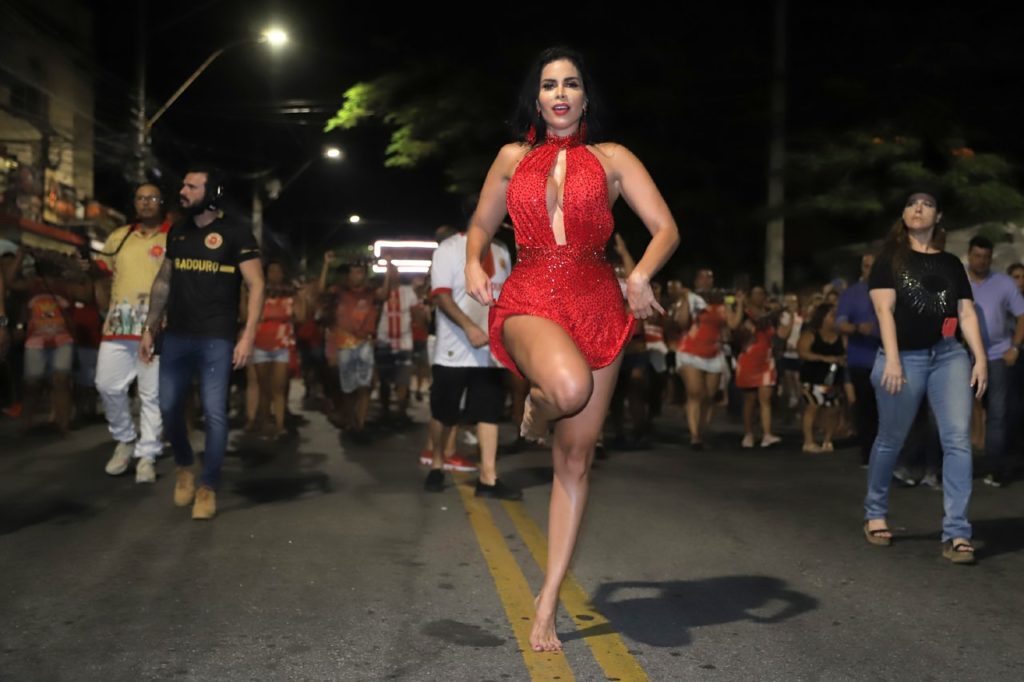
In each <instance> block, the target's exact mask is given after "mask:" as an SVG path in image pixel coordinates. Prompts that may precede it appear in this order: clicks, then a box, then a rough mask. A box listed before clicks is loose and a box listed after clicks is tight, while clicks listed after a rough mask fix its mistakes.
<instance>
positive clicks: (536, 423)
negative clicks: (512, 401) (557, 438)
mask: <svg viewBox="0 0 1024 682" xmlns="http://www.w3.org/2000/svg"><path fill="white" fill-rule="evenodd" d="M535 412H536V409H535V408H534V406H533V398H532V397H531V396H529V395H527V396H526V402H525V403H524V404H523V423H522V424H521V425H520V426H519V435H520V436H522V437H523V438H525V439H526V440H528V441H530V442H532V443H540V444H541V445H543V444H544V443H545V442H547V438H548V426H549V425H548V424H546V423H542V422H541V421H540V420H536V419H534V418H533V417H534V414H535Z"/></svg>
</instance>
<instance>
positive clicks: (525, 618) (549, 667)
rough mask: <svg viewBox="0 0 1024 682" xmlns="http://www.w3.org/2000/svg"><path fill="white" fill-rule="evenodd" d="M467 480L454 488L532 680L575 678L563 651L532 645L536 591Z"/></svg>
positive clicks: (457, 483)
mask: <svg viewBox="0 0 1024 682" xmlns="http://www.w3.org/2000/svg"><path fill="white" fill-rule="evenodd" d="M464 479H465V477H457V478H456V484H455V487H456V488H457V489H458V491H459V495H460V496H461V497H462V504H463V505H464V506H465V507H466V513H467V515H468V516H469V523H470V525H471V526H472V527H473V531H474V532H475V533H476V539H477V543H478V544H479V545H480V551H481V552H483V555H484V560H485V561H486V562H487V568H489V569H490V571H491V577H492V578H493V579H494V585H495V587H496V588H497V589H498V596H499V597H501V603H502V605H503V606H504V607H505V615H506V616H507V617H508V622H509V623H511V625H512V631H513V632H514V633H515V636H516V642H517V643H518V644H519V648H520V649H521V650H522V652H523V661H524V662H525V663H526V669H527V671H528V672H529V673H530V679H531V680H560V681H561V680H567V681H568V680H575V679H576V678H575V677H574V676H573V673H572V669H571V668H570V667H569V663H568V662H567V661H566V660H565V656H564V655H563V654H560V653H559V654H551V653H547V654H545V653H537V652H535V651H533V650H532V649H531V648H530V626H531V625H532V624H533V594H532V593H531V592H530V586H529V585H528V584H527V583H526V577H525V576H524V575H523V571H522V569H520V568H519V564H518V563H517V562H516V558H515V557H514V556H512V552H511V551H510V550H509V548H508V545H507V544H506V543H505V538H503V537H502V535H501V531H500V530H498V527H497V526H496V525H495V523H494V518H493V517H492V516H491V512H490V510H488V509H487V505H486V504H485V503H484V501H483V500H480V499H478V498H477V497H475V496H474V494H473V492H474V491H473V489H472V488H471V487H469V486H467V485H464ZM627 679H628V678H627ZM642 679H647V678H646V677H644V678H642Z"/></svg>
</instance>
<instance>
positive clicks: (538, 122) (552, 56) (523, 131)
mask: <svg viewBox="0 0 1024 682" xmlns="http://www.w3.org/2000/svg"><path fill="white" fill-rule="evenodd" d="M560 59H567V60H569V61H570V62H572V63H573V65H574V66H575V67H576V70H577V71H579V73H580V79H581V80H582V81H583V92H584V93H585V94H586V97H587V108H586V110H585V113H584V114H583V118H581V119H580V123H581V124H582V123H583V122H584V121H585V122H586V124H587V125H586V134H585V135H584V139H583V143H584V144H593V143H594V142H600V141H602V140H603V139H604V138H603V134H604V131H603V127H602V121H601V115H602V112H603V110H604V109H603V103H602V101H601V98H600V96H599V94H598V89H597V88H596V87H595V85H594V79H593V78H592V77H591V75H590V71H589V70H588V69H587V66H586V64H585V63H584V61H583V56H582V55H581V54H580V53H579V52H577V51H575V50H572V49H570V48H568V47H549V48H547V49H546V50H544V51H543V52H541V53H540V54H539V55H538V56H537V59H536V60H535V61H534V63H533V66H532V67H530V71H529V73H528V74H527V75H526V79H525V80H523V85H522V87H521V88H520V90H519V101H518V103H517V104H516V111H515V114H513V116H512V133H513V135H514V136H515V137H516V139H517V140H519V141H520V142H527V141H528V138H529V134H530V129H531V128H533V130H534V131H535V132H536V143H539V144H543V142H544V139H545V138H546V137H547V130H548V127H547V124H546V123H545V122H544V117H543V116H541V115H540V114H539V113H537V95H538V94H539V93H540V75H541V73H543V71H544V67H545V66H547V65H548V64H550V63H551V62H557V61H558V60H560Z"/></svg>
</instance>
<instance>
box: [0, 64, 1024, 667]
mask: <svg viewBox="0 0 1024 682" xmlns="http://www.w3.org/2000/svg"><path fill="white" fill-rule="evenodd" d="M593 95H594V93H593V91H592V89H591V81H590V79H589V77H588V75H587V74H586V71H585V68H584V66H583V63H582V59H581V58H580V57H579V56H578V55H576V54H575V53H573V52H571V51H566V50H552V51H548V52H546V53H545V54H543V55H542V56H541V57H540V58H539V60H538V62H537V64H536V65H535V68H534V70H533V71H531V75H530V77H529V78H528V79H527V81H526V84H525V85H524V88H523V93H522V96H521V101H520V115H519V117H518V119H517V120H518V123H519V124H520V125H519V127H520V130H519V131H518V132H519V134H520V136H521V139H520V140H519V141H518V142H515V143H512V144H509V145H506V146H505V147H503V148H502V150H501V151H500V152H499V154H498V157H497V159H496V160H495V162H494V165H493V166H492V168H491V170H490V172H489V173H488V176H487V180H486V182H485V185H484V188H483V190H482V192H481V195H480V203H479V206H478V207H477V209H476V212H475V213H474V215H473V217H472V219H471V220H470V221H469V223H468V227H467V230H466V231H465V232H455V231H454V230H452V229H450V228H440V229H439V230H438V233H437V240H438V242H439V245H438V247H437V249H436V250H435V252H434V254H433V260H432V267H431V270H430V273H429V274H428V275H426V276H417V277H415V278H410V277H404V278H403V276H402V275H401V273H399V271H398V269H397V268H395V267H394V266H391V267H389V268H388V271H387V273H386V274H385V275H384V276H383V277H381V278H374V277H372V276H371V272H370V270H369V268H368V263H367V262H363V261H348V262H344V263H342V262H340V261H341V259H339V258H338V257H337V256H336V255H335V254H334V253H333V252H330V251H329V252H327V253H326V254H325V256H324V260H323V265H322V268H321V270H320V272H319V275H318V276H315V277H313V276H309V273H300V274H299V275H297V276H296V275H293V274H292V273H289V272H288V269H287V266H286V264H285V263H284V262H282V261H278V260H264V258H263V256H262V254H261V252H260V247H259V245H258V244H257V243H256V240H255V239H254V237H253V235H252V234H251V232H250V231H249V230H248V229H247V228H246V227H245V226H244V225H243V224H240V223H237V222H234V221H232V220H231V219H229V218H228V217H225V216H224V214H223V213H222V212H221V210H220V202H221V199H222V195H223V191H224V190H223V185H222V181H221V178H220V176H219V174H218V173H217V171H216V170H215V169H213V168H210V167H204V166H195V167H192V168H190V169H189V171H188V172H187V173H186V174H185V176H184V182H183V185H182V188H181V189H180V191H179V194H178V201H177V202H174V203H175V204H176V206H174V207H173V208H174V209H175V210H180V212H181V215H180V216H179V217H178V219H177V220H171V219H170V218H168V210H167V209H168V208H172V207H168V206H165V205H164V197H163V192H162V190H161V188H160V187H159V186H157V185H155V184H152V183H144V184H142V185H140V186H138V187H137V188H136V191H135V194H134V213H135V219H134V221H133V222H132V223H131V224H129V225H126V226H124V227H122V228H120V229H119V230H116V231H114V232H113V233H112V234H110V236H109V238H108V239H107V241H106V244H105V245H104V246H103V248H102V250H101V251H100V252H98V253H95V254H93V257H92V258H84V257H81V256H79V257H67V256H57V255H54V254H53V253H52V252H45V251H38V250H36V251H32V250H29V249H21V250H19V251H18V252H17V253H14V254H5V255H4V256H3V258H2V265H3V277H0V287H2V289H0V305H2V306H3V307H2V308H0V355H2V357H3V359H4V362H3V363H2V365H0V366H2V371H3V374H2V376H0V399H2V401H3V408H4V413H5V414H6V415H7V416H8V417H13V418H18V419H20V420H21V421H22V424H23V425H24V427H25V428H26V429H30V428H31V427H32V425H33V423H34V420H35V419H36V418H37V416H38V415H39V414H40V413H41V410H42V411H44V412H45V411H46V409H48V410H49V412H50V414H51V419H52V421H53V423H54V424H55V425H56V428H57V430H58V431H59V432H61V433H66V432H67V431H68V429H70V428H71V427H72V424H73V420H74V419H75V417H76V415H77V416H78V418H80V419H84V418H88V417H89V416H90V415H91V414H93V413H95V412H97V410H96V405H97V402H101V403H102V406H103V410H102V411H103V414H104V417H105V419H106V421H107V424H108V427H109V430H110V434H111V437H112V439H113V440H114V442H115V446H114V449H113V453H112V455H111V456H110V459H109V460H108V462H107V464H106V473H108V474H110V475H114V476H116V475H120V474H123V473H125V472H126V471H128V469H129V468H131V465H132V462H133V460H134V463H135V464H134V473H135V480H136V481H137V482H139V483H152V482H153V481H155V480H156V466H155V463H156V459H157V457H158V456H159V455H160V454H161V453H162V452H163V450H164V441H165V440H166V441H167V442H169V443H170V448H171V450H172V451H173V454H174V459H175V464H176V468H175V474H174V475H175V486H174V502H175V504H177V505H179V506H182V507H185V506H191V507H192V517H193V518H195V519H210V518H213V517H214V516H215V514H216V491H217V489H218V487H219V484H220V479H221V475H220V470H221V466H222V462H223V457H224V453H225V451H226V449H227V444H228V433H229V406H230V405H231V404H232V401H231V400H230V398H231V395H232V391H233V390H234V391H235V394H236V395H239V396H244V400H242V401H241V404H240V407H239V416H240V418H241V419H242V423H243V425H242V427H241V428H242V430H243V431H244V432H248V433H251V434H253V435H256V436H260V437H263V438H267V439H280V438H287V437H288V435H289V428H290V416H289V412H288V394H289V391H290V390H291V388H292V386H293V385H298V384H299V383H301V384H302V385H303V395H304V398H303V400H304V403H303V404H304V407H305V408H306V409H309V410H313V409H321V410H323V412H324V413H325V414H326V415H327V417H328V419H329V420H330V421H331V423H333V424H335V425H336V426H337V427H338V428H339V429H341V431H342V432H343V434H344V438H346V439H347V440H348V441H349V442H351V443H354V444H357V445H365V444H367V443H368V442H370V441H371V440H372V439H373V429H372V428H371V418H370V417H371V414H372V413H373V411H374V408H373V405H372V399H373V396H374V395H376V396H377V400H378V403H379V404H378V407H377V408H376V412H377V413H378V423H380V422H384V423H387V424H390V425H392V426H394V425H400V424H406V423H409V422H410V417H409V409H410V404H411V401H412V400H414V399H415V400H417V401H421V400H423V399H424V395H425V392H426V391H428V390H429V407H430V424H429V426H428V428H427V429H426V434H425V445H424V448H423V451H422V452H421V453H417V454H418V455H419V459H420V462H421V463H422V464H423V465H424V466H426V467H427V468H428V472H427V475H426V478H425V480H424V484H423V485H424V489H425V490H426V491H428V492H432V493H440V492H442V491H444V490H445V488H446V484H445V471H446V470H458V471H474V470H475V471H478V478H477V481H476V487H475V493H476V495H478V496H483V497H491V498H496V499H505V500H515V499H519V498H520V497H521V496H522V492H521V491H520V490H518V489H517V488H515V487H514V486H512V485H509V484H507V483H506V482H504V481H502V480H501V478H500V476H499V473H498V467H497V456H498V452H499V450H500V446H499V442H498V440H499V438H498V433H499V429H498V425H499V423H500V422H502V421H504V420H506V419H508V418H511V419H512V420H513V421H514V422H515V423H516V424H519V425H521V426H520V429H519V436H518V438H517V439H516V440H515V441H514V442H512V443H507V444H505V447H506V448H508V449H516V448H522V447H525V446H526V444H527V443H528V442H530V441H534V442H540V443H550V445H551V447H552V456H553V462H554V471H555V482H554V485H553V489H552V498H551V520H550V523H551V526H550V532H549V541H550V543H551V545H550V547H549V563H548V566H547V574H546V579H545V583H544V587H543V588H542V590H541V592H540V594H539V595H538V597H537V620H536V622H535V625H534V629H533V632H532V633H531V638H530V639H531V643H532V645H533V646H534V648H535V649H536V650H546V651H551V650H557V649H558V648H560V643H559V642H558V640H557V637H555V634H554V625H553V618H554V609H555V607H556V604H557V595H558V587H559V585H560V583H561V581H562V579H563V577H564V575H565V571H566V569H567V566H568V562H569V560H570V558H571V556H572V552H573V548H574V545H575V537H576V533H577V531H578V528H579V524H580V520H581V517H582V514H583V509H584V506H585V503H586V497H587V491H588V483H587V476H588V472H589V468H590V465H591V462H592V460H593V458H594V457H595V456H600V453H601V452H602V451H603V450H604V449H606V448H608V449H626V450H628V449H642V448H648V447H651V446H652V437H653V435H654V427H653V421H652V420H653V419H654V418H655V417H658V416H660V417H661V418H662V419H663V420H665V419H667V420H671V421H674V422H676V423H678V424H679V425H680V426H682V427H683V428H684V430H685V433H686V434H687V436H688V445H689V448H691V449H693V450H707V449H709V448H716V447H722V446H723V445H724V446H725V447H731V446H738V447H740V448H742V449H754V448H759V449H770V448H776V447H778V446H779V444H780V443H781V442H782V441H783V437H782V436H781V435H780V433H781V428H780V427H781V426H782V425H783V424H786V423H792V424H799V432H800V434H801V436H802V439H801V442H800V448H801V450H802V452H804V453H807V454H808V455H815V456H823V455H826V454H827V453H831V452H833V451H834V450H835V449H836V442H837V441H838V440H840V439H842V438H850V439H855V441H856V443H857V444H858V451H859V453H860V458H861V462H862V463H863V465H864V466H865V467H866V468H867V469H868V474H867V478H868V492H867V496H866V500H865V523H864V535H865V538H866V539H867V540H868V542H871V543H872V544H874V545H889V544H891V543H892V540H893V536H892V533H891V531H890V529H889V527H888V525H887V522H886V515H887V512H888V492H889V487H890V485H891V483H892V481H893V480H896V481H898V482H899V483H901V484H904V485H912V484H917V483H920V484H922V485H928V486H931V487H933V488H935V489H941V490H943V493H944V496H945V501H946V504H945V511H946V516H945V519H944V522H943V538H942V539H943V541H944V543H945V544H944V548H943V553H944V555H945V556H946V557H947V558H948V559H950V560H951V561H954V562H958V563H959V562H969V561H972V560H973V547H972V545H971V543H970V537H971V529H970V524H969V523H968V522H967V520H966V509H967V502H968V500H969V497H970V489H971V478H972V468H973V462H972V437H973V440H974V445H976V446H978V447H979V448H980V449H983V450H984V452H985V456H984V459H983V460H981V462H982V465H983V466H981V467H979V470H980V473H981V474H982V476H983V477H984V478H983V480H984V482H985V483H987V484H989V485H992V486H995V487H999V486H1002V485H1005V484H1006V482H1007V481H1008V480H1009V478H1010V477H1011V475H1012V474H1013V471H1012V467H1011V463H1012V457H1010V455H1012V454H1015V453H1018V452H1020V449H1021V446H1022V444H1024V438H1022V433H1021V426H1020V425H1021V420H1020V419H1019V418H1018V416H1019V415H1020V414H1021V411H1022V409H1024V401H1022V396H1024V392H1022V389H1024V364H1022V363H1019V362H1018V359H1019V355H1020V352H1021V344H1024V297H1022V290H1024V265H1022V264H1019V263H1018V264H1015V265H1013V266H1011V268H1010V269H1009V273H1008V274H1007V275H1003V274H1001V273H996V272H993V271H992V270H991V264H992V251H993V248H994V247H993V244H992V243H991V242H990V241H988V240H986V239H984V238H983V237H976V238H974V239H973V240H972V241H971V243H970V248H969V251H968V253H966V254H962V255H963V256H965V257H966V262H967V266H966V268H965V267H964V266H963V264H962V263H961V260H960V258H959V254H955V255H951V254H948V253H945V252H944V251H943V247H944V233H943V231H942V229H941V228H940V227H939V221H940V220H941V206H940V204H939V198H938V193H937V192H935V191H933V190H927V191H925V190H922V191H915V192H912V193H911V194H910V195H909V196H908V198H907V201H906V204H905V206H904V207H903V209H902V215H901V217H900V220H899V221H898V222H897V223H896V225H895V226H894V227H893V231H892V234H891V235H890V238H889V240H888V241H887V243H886V245H885V247H884V248H883V249H882V251H881V252H880V253H879V254H877V259H876V254H864V255H863V258H862V259H861V263H860V265H861V267H860V273H859V278H858V279H857V280H856V281H855V282H852V283H849V284H847V283H846V282H844V281H843V280H841V279H837V280H835V281H833V282H830V283H828V284H826V285H824V286H821V287H809V288H806V289H804V290H801V291H793V292H785V293H771V292H769V291H767V290H766V289H765V287H764V286H760V285H758V284H754V283H750V282H743V283H741V284H740V285H739V286H734V287H728V288H723V287H718V286H716V280H715V274H714V272H713V270H712V269H711V268H708V267H702V268H700V269H698V270H697V271H696V273H695V275H694V277H693V278H692V286H689V287H688V286H686V283H684V280H683V279H681V278H674V277H669V278H661V279H658V278H657V274H658V273H659V271H660V270H661V268H662V267H663V266H664V265H665V263H666V262H667V261H668V259H669V257H670V256H671V254H672V252H673V251H674V249H675V248H676V245H677V243H678V242H679V234H678V230H677V229H676V226H675V223H674V221H673V218H672V216H671V213H670V212H669V210H668V207H667V206H666V205H665V202H664V201H663V199H662V198H661V195H660V194H659V193H658V190H657V188H656V187H655V186H654V184H653V181H652V180H651V178H650V177H649V176H648V175H647V173H646V171H645V170H644V168H643V166H642V165H641V164H640V162H639V161H638V160H637V159H636V158H635V157H634V156H633V155H632V154H631V153H630V152H629V151H628V150H626V149H625V148H624V147H622V146H621V145H616V144H614V143H610V142H606V141H604V140H603V139H602V138H600V136H599V132H600V128H599V124H600V118H599V114H600V111H599V110H598V105H597V101H596V99H595V97H594V96H593ZM619 196H624V197H626V198H627V200H629V203H630V206H631V208H633V209H634V210H635V211H636V212H637V214H638V215H639V216H640V218H641V219H642V221H643V222H644V224H645V226H646V227H647V228H648V230H649V232H650V234H651V240H650V242H649V245H648V246H647V248H646V250H645V251H644V253H643V254H641V255H640V258H639V259H638V260H637V259H635V258H634V255H633V254H631V253H630V252H629V250H628V249H627V248H626V244H625V242H624V241H623V240H622V239H621V238H620V237H619V236H618V235H616V234H615V233H614V228H613V221H612V219H611V213H610V208H609V207H610V205H611V204H613V203H614V201H615V199H617V198H618V197H619ZM506 212H507V213H508V214H509V215H511V217H512V219H513V222H514V223H515V230H516V233H515V249H514V256H513V250H512V249H510V248H509V247H507V246H505V245H504V244H503V243H501V242H500V241H499V240H498V239H496V238H495V237H496V235H497V234H498V232H499V229H500V228H501V225H502V223H503V220H504V217H505V215H506ZM30 261H31V262H30ZM965 343H966V345H967V346H968V347H969V349H970V355H968V352H967V350H966V349H965V347H964V344H965ZM972 358H973V360H972ZM293 379H294V380H295V381H293ZM133 386H134V388H133ZM972 393H973V396H972ZM47 397H48V398H49V401H48V402H47V403H46V404H47V405H48V408H45V409H44V408H43V405H44V402H46V401H44V398H47ZM133 400H135V401H137V410H135V409H133ZM972 400H973V401H974V404H973V406H972ZM972 407H973V409H972ZM716 410H718V411H721V410H735V411H736V413H737V417H738V421H740V422H741V423H742V435H741V436H733V435H731V432H728V433H716V429H720V428H721V426H720V425H721V424H722V423H723V422H722V420H715V419H714V413H715V412H716ZM135 411H137V412H138V414H139V418H138V425H137V426H136V421H135V418H134V417H133V412H135ZM972 412H973V413H974V414H976V415H979V417H978V418H977V419H976V420H975V423H974V424H973V425H972V423H971V421H970V415H971V414H972ZM200 413H201V415H202V423H203V428H204V429H205V436H206V441H205V448H204V455H203V458H202V470H201V471H200V472H199V474H198V476H197V475H196V473H195V472H194V471H193V469H194V460H195V456H194V453H193V451H192V445H191V441H190V439H189V427H188V425H189V423H198V414H200ZM462 425H475V427H476V428H475V436H473V442H474V444H475V445H476V446H477V448H478V454H479V460H478V462H474V461H470V460H468V459H467V458H465V457H462V456H460V455H459V454H458V453H457V451H456V434H457V432H458V428H459V427H460V426H462ZM911 432H913V433H915V434H916V435H915V436H914V437H912V438H909V439H908V434H909V433H911ZM606 434H607V435H606ZM930 434H931V435H930ZM732 438H735V439H736V440H735V441H733V442H729V439H732ZM794 444H795V443H794ZM920 460H923V464H922V463H921V461H920Z"/></svg>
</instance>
